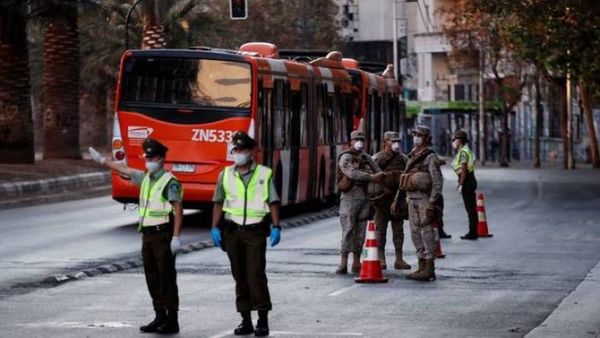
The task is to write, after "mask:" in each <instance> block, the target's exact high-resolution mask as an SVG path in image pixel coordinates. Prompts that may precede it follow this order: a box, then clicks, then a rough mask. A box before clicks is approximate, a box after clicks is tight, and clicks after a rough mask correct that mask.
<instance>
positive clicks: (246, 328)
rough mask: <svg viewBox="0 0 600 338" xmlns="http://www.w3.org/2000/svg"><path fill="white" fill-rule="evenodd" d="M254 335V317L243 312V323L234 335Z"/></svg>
mask: <svg viewBox="0 0 600 338" xmlns="http://www.w3.org/2000/svg"><path fill="white" fill-rule="evenodd" d="M251 333H254V326H252V315H251V314H250V311H244V312H242V323H241V324H240V325H239V326H238V327H237V328H236V329H235V330H233V334H234V335H236V336H243V335H247V334H251Z"/></svg>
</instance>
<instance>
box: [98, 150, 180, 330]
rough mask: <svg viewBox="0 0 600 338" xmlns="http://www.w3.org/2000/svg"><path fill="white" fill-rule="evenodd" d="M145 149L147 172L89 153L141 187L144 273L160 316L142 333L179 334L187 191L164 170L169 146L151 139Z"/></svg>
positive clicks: (139, 208) (140, 203) (139, 228)
mask: <svg viewBox="0 0 600 338" xmlns="http://www.w3.org/2000/svg"><path fill="white" fill-rule="evenodd" d="M142 148H143V149H144V157H145V160H146V169H147V170H146V171H145V172H144V171H141V170H136V169H132V168H129V167H126V166H124V165H122V164H119V163H116V162H113V161H110V160H107V159H105V158H104V157H102V156H101V155H100V154H99V153H98V152H97V151H96V150H95V149H93V148H90V149H89V153H90V156H91V157H92V158H93V159H94V160H95V161H96V162H98V163H102V164H105V165H106V166H108V167H109V168H111V169H113V170H115V171H117V172H119V173H120V174H122V175H125V176H128V177H129V178H130V179H131V182H132V183H133V184H135V185H138V186H141V188H140V197H139V207H138V211H139V217H140V220H139V224H138V231H140V232H141V233H142V234H143V235H142V259H143V262H144V273H145V275H146V284H147V285H148V291H149V292H150V297H152V305H153V306H154V311H155V312H156V316H155V318H154V320H153V321H152V322H150V323H149V324H147V325H144V326H141V327H140V331H141V332H144V333H149V332H157V333H164V334H169V333H177V332H179V322H178V319H177V311H178V310H179V296H178V289H177V273H176V270H175V255H176V253H177V251H179V249H180V247H181V242H180V240H179V234H180V233H181V225H182V222H183V208H182V204H181V201H182V198H183V189H182V187H181V183H179V181H178V180H177V178H175V176H173V174H171V173H170V172H168V171H166V170H165V169H164V168H163V166H164V164H165V157H166V154H167V150H168V149H167V147H166V146H164V145H163V144H161V143H160V142H158V141H157V140H154V139H151V138H147V139H145V140H144V142H143V144H142Z"/></svg>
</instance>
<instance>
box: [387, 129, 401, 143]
mask: <svg viewBox="0 0 600 338" xmlns="http://www.w3.org/2000/svg"><path fill="white" fill-rule="evenodd" d="M383 139H384V140H385V141H392V142H395V141H400V134H398V133H397V132H395V131H386V132H385V133H383Z"/></svg>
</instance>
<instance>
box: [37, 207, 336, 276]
mask: <svg viewBox="0 0 600 338" xmlns="http://www.w3.org/2000/svg"><path fill="white" fill-rule="evenodd" d="M338 215H339V214H338V210H337V207H332V208H329V209H325V210H322V211H319V212H316V213H311V214H308V215H306V216H300V217H298V218H297V219H291V220H289V221H284V222H281V224H282V226H283V228H297V227H300V226H303V225H307V224H310V223H313V222H315V221H318V220H324V219H327V218H331V217H336V216H338ZM211 247H214V244H213V242H212V240H208V241H197V242H193V243H190V244H187V245H185V246H183V247H182V248H181V249H180V251H179V253H178V255H184V254H188V253H190V252H194V251H200V250H204V249H207V248H211ZM141 266H143V263H142V258H141V256H138V257H136V258H133V259H132V258H129V259H127V260H123V259H121V260H117V261H115V262H112V263H104V264H102V265H99V266H95V267H90V268H87V269H83V270H80V271H75V272H70V273H67V274H58V275H52V276H49V277H46V278H44V279H42V280H41V281H40V282H39V283H38V284H44V285H46V286H50V287H53V286H59V285H63V284H65V283H67V282H71V281H76V280H82V279H86V278H90V277H94V276H98V275H102V274H109V273H115V272H120V271H125V270H130V269H135V268H139V267H141Z"/></svg>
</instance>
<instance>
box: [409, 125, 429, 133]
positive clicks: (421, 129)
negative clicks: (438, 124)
mask: <svg viewBox="0 0 600 338" xmlns="http://www.w3.org/2000/svg"><path fill="white" fill-rule="evenodd" d="M412 133H413V135H414V134H417V135H421V136H430V135H431V129H429V127H427V126H424V125H419V126H416V127H415V129H414V130H413V132H412Z"/></svg>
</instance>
